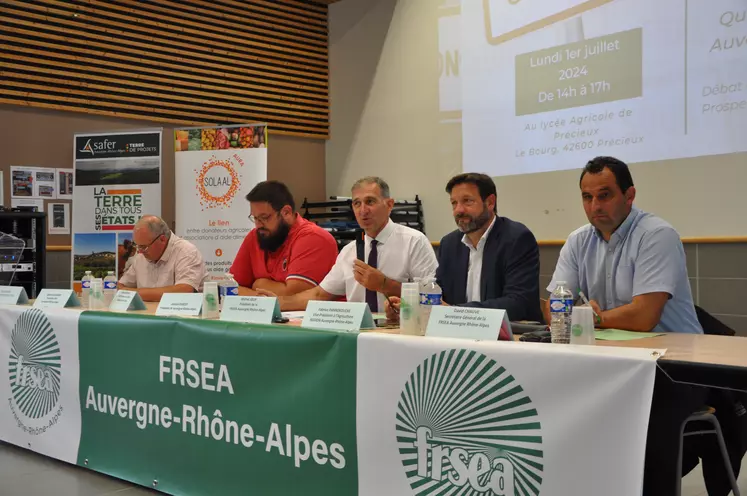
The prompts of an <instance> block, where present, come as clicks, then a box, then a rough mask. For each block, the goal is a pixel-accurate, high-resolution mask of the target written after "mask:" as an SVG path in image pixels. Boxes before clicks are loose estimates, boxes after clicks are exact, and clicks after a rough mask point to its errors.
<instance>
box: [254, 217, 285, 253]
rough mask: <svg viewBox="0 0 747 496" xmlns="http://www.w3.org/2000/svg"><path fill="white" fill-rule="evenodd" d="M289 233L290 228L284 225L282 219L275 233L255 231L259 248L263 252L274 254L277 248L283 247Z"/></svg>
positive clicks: (261, 230)
mask: <svg viewBox="0 0 747 496" xmlns="http://www.w3.org/2000/svg"><path fill="white" fill-rule="evenodd" d="M289 233H290V226H289V225H288V224H286V223H285V222H284V221H283V220H282V219H281V220H280V224H279V225H278V228H277V229H276V230H275V232H273V233H271V232H269V231H265V230H264V229H257V241H258V242H259V247H260V248H261V249H262V250H264V251H269V252H274V251H277V249H278V248H280V247H281V246H283V243H285V240H286V239H288V234H289Z"/></svg>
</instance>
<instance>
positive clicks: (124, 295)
mask: <svg viewBox="0 0 747 496" xmlns="http://www.w3.org/2000/svg"><path fill="white" fill-rule="evenodd" d="M109 310H111V311H112V312H127V311H128V310H129V311H132V310H145V302H143V299H142V298H141V297H140V294H138V292H137V291H130V290H127V289H120V290H119V291H117V293H116V294H115V295H114V298H113V299H112V303H111V305H109Z"/></svg>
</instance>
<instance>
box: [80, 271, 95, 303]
mask: <svg viewBox="0 0 747 496" xmlns="http://www.w3.org/2000/svg"><path fill="white" fill-rule="evenodd" d="M91 280H93V276H92V275H91V271H90V270H87V271H86V275H84V276H83V277H82V278H81V280H80V288H81V289H80V303H81V305H83V308H88V305H89V301H90V297H91Z"/></svg>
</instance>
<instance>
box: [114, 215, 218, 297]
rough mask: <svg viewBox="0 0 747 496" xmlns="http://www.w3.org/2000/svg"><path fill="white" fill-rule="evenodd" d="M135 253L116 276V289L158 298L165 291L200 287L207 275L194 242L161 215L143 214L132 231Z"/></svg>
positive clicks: (190, 291)
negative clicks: (125, 268)
mask: <svg viewBox="0 0 747 496" xmlns="http://www.w3.org/2000/svg"><path fill="white" fill-rule="evenodd" d="M132 239H133V241H134V242H135V244H136V246H137V251H138V254H137V255H135V256H134V257H132V258H131V260H132V265H130V267H129V268H127V270H125V272H124V274H122V278H121V279H120V280H119V289H132V290H135V291H137V292H138V293H139V294H140V297H141V298H142V299H143V300H145V301H161V296H163V295H164V294H165V293H194V292H195V291H200V290H201V289H202V285H203V283H204V282H205V280H206V279H207V277H208V274H207V270H206V269H205V262H204V260H203V259H202V254H200V250H198V249H197V247H196V246H195V245H193V244H192V243H190V242H189V241H187V240H186V239H181V238H180V237H178V236H177V235H175V234H174V233H172V232H171V229H169V226H168V225H167V224H166V222H164V221H163V219H161V218H160V217H156V216H155V215H146V216H144V217H142V218H141V219H140V220H139V221H138V222H137V224H135V229H134V230H133V233H132Z"/></svg>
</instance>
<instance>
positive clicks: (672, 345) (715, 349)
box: [134, 302, 747, 391]
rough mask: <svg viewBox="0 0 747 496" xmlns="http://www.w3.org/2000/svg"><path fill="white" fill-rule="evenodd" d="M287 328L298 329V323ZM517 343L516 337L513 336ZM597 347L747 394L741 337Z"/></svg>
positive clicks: (682, 378)
mask: <svg viewBox="0 0 747 496" xmlns="http://www.w3.org/2000/svg"><path fill="white" fill-rule="evenodd" d="M146 307H147V309H146V310H142V311H140V312H134V313H141V314H144V315H155V313H156V308H157V307H158V304H157V303H153V302H146ZM288 325H300V322H295V323H290V324H288ZM375 332H383V333H389V334H397V333H398V332H399V330H398V329H377V330H376V331H375ZM518 339H519V336H516V340H517V341H518ZM536 344H537V345H542V344H543V343H536ZM545 345H546V343H545ZM596 345H597V346H612V347H619V348H654V349H662V348H664V349H666V350H667V352H666V353H665V355H664V356H663V357H661V358H659V360H658V363H659V366H660V367H661V368H662V369H663V370H664V371H666V372H667V373H668V374H669V375H670V377H671V378H672V379H674V380H676V381H679V382H690V383H694V384H700V385H704V386H709V387H721V388H730V389H737V390H740V391H746V390H747V338H744V337H732V336H712V335H702V334H678V333H670V334H665V335H663V336H655V337H651V338H644V339H636V340H632V341H603V340H598V341H597V342H596ZM550 346H552V345H550Z"/></svg>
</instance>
